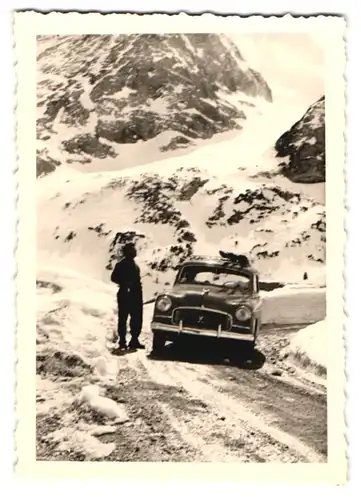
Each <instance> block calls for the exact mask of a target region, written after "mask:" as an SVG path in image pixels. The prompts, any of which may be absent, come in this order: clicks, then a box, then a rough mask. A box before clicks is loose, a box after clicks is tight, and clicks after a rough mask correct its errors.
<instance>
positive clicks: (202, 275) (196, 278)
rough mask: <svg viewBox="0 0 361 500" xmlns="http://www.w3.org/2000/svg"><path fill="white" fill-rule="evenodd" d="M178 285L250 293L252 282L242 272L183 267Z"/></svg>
mask: <svg viewBox="0 0 361 500" xmlns="http://www.w3.org/2000/svg"><path fill="white" fill-rule="evenodd" d="M177 281H178V283H182V284H187V283H189V284H199V285H205V286H206V285H212V286H217V287H220V288H230V289H235V288H236V289H241V290H243V291H251V289H252V280H251V278H250V277H249V276H248V275H246V274H243V273H242V271H237V270H233V269H225V268H223V267H210V266H201V265H200V266H195V265H189V266H184V267H183V269H182V270H181V271H180V274H179V276H178V280H177Z"/></svg>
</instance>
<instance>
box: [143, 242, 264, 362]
mask: <svg viewBox="0 0 361 500" xmlns="http://www.w3.org/2000/svg"><path fill="white" fill-rule="evenodd" d="M220 254H221V256H220V257H203V256H193V257H192V258H190V259H189V260H187V261H186V262H184V263H183V264H181V266H180V268H179V270H178V273H177V276H176V279H175V282H174V285H173V288H172V289H171V290H170V291H169V292H168V293H161V294H159V295H158V296H157V298H156V301H155V304H154V312H153V318H152V323H151V329H152V333H153V353H154V354H156V353H157V352H160V351H162V350H163V348H164V346H165V343H166V341H167V340H170V341H175V340H177V339H178V338H179V337H182V336H200V337H214V338H216V339H232V340H236V341H237V340H238V341H243V343H242V344H243V347H244V348H245V347H246V348H248V349H251V350H252V349H253V348H254V346H255V343H256V338H257V334H258V332H259V329H260V325H261V308H262V300H261V298H260V295H259V275H258V273H257V271H256V270H255V269H252V268H251V267H250V265H249V262H248V259H247V257H245V256H235V255H234V254H226V253H224V252H220Z"/></svg>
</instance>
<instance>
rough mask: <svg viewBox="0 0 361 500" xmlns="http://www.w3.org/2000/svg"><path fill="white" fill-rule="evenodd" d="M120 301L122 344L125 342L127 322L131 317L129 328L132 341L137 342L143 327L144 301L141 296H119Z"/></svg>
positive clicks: (119, 315) (119, 333)
mask: <svg viewBox="0 0 361 500" xmlns="http://www.w3.org/2000/svg"><path fill="white" fill-rule="evenodd" d="M117 300H118V336H119V340H120V341H121V342H125V337H126V333H127V321H128V318H129V317H130V321H129V326H130V334H131V336H132V340H137V339H138V337H139V335H140V333H141V331H142V326H143V299H142V297H141V296H140V297H139V296H132V295H131V294H128V295H126V296H124V295H123V296H122V295H119V294H118V295H117Z"/></svg>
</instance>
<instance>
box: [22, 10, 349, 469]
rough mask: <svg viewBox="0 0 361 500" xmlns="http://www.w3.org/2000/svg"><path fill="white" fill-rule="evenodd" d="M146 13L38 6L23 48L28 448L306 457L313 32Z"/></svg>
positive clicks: (319, 108)
mask: <svg viewBox="0 0 361 500" xmlns="http://www.w3.org/2000/svg"><path fill="white" fill-rule="evenodd" d="M25 15H26V14H19V18H20V17H21V16H25ZM29 15H30V14H29ZM33 15H34V14H33ZM66 15H68V16H70V15H71V14H64V15H63V17H64V16H66ZM58 16H59V17H58V18H60V17H61V16H62V15H61V14H59V15H58ZM38 17H41V14H39V15H38ZM43 17H45V16H43ZM103 17H104V16H103ZM105 17H106V16H105ZM146 17H148V18H149V30H146V29H143V30H142V31H141V30H139V32H136V31H134V32H130V33H129V32H124V33H123V32H119V33H117V32H111V33H102V32H100V33H96V32H92V31H89V32H88V31H86V30H84V31H82V30H81V29H79V32H78V33H77V34H74V33H70V34H69V33H66V31H65V29H60V28H59V31H57V22H56V18H55V17H53V18H51V17H50V18H49V23H50V21H51V19H52V23H53V24H52V30H50V29H48V30H43V31H41V30H39V31H38V32H36V41H35V42H34V46H35V47H36V53H35V62H32V63H31V64H30V63H29V62H28V63H26V61H25V62H24V67H25V65H26V64H27V66H26V67H31V65H35V66H34V68H33V69H34V74H35V80H34V81H35V85H32V84H31V85H30V83H29V85H30V88H31V89H33V88H34V89H35V87H36V97H34V99H35V101H34V103H35V104H34V106H36V112H35V113H36V116H35V121H34V123H33V125H32V127H34V130H35V127H36V140H34V141H33V142H32V146H31V147H32V148H33V149H32V151H33V152H32V154H33V158H34V161H32V160H31V162H30V163H28V164H26V160H25V161H23V164H24V166H22V165H21V166H20V174H21V168H23V169H24V170H25V169H26V168H28V170H29V169H31V168H34V169H36V172H35V171H33V172H32V175H33V177H34V181H32V182H33V183H34V193H35V194H34V207H33V209H32V210H33V211H34V214H35V215H34V218H35V222H34V224H32V225H31V228H33V229H34V234H33V235H32V236H33V238H34V252H33V253H31V255H34V257H35V263H34V262H32V263H31V264H29V261H28V264H27V265H28V266H29V265H33V264H34V266H35V269H34V277H35V280H36V292H35V297H34V298H32V299H31V300H30V302H28V304H27V305H28V306H29V307H30V306H34V308H35V312H34V319H35V323H36V325H35V324H34V325H28V327H29V326H30V328H33V327H34V332H35V330H36V332H35V333H34V338H33V340H31V338H28V339H27V340H26V342H28V343H27V345H28V346H30V347H29V350H28V351H27V352H26V349H25V355H27V356H29V357H30V356H31V357H33V358H34V362H33V364H32V366H33V369H34V370H35V373H33V377H34V387H35V393H34V394H31V395H28V396H27V397H28V398H29V401H33V404H34V407H35V408H34V412H35V419H36V450H35V453H36V462H37V463H39V462H54V463H55V462H56V463H59V462H107V463H109V462H136V463H140V462H143V463H144V462H176V463H179V462H188V463H189V462H193V463H194V462H197V463H199V462H204V463H207V462H208V463H213V462H216V463H233V462H237V463H239V464H260V463H263V464H264V463H267V464H290V463H292V464H327V463H328V462H329V460H330V455H329V453H330V448H329V439H330V427H329V418H330V413H329V406H328V403H329V396H330V380H331V378H332V380H333V379H335V377H336V375H335V373H336V372H335V373H333V371H332V370H333V368H332V366H331V365H330V352H331V350H332V352H333V353H334V356H336V357H337V356H338V353H337V345H338V344H337V342H338V340H337V339H338V336H337V335H338V333H339V335H340V338H341V335H342V332H341V330H340V331H339V332H338V333H337V332H336V333H335V334H334V335H333V332H335V331H336V330H339V325H338V323H337V322H336V321H331V320H330V316H329V315H330V314H337V313H338V314H339V315H341V323H340V325H342V302H337V300H336V301H335V300H334V301H333V302H332V304H333V305H331V306H330V302H329V295H328V294H329V293H331V292H330V289H329V287H330V286H331V285H330V283H331V281H330V278H329V272H330V271H329V270H330V267H329V259H332V255H331V254H332V251H334V252H337V251H338V250H337V248H336V247H337V245H336V246H335V245H330V246H331V247H332V248H331V249H329V247H328V246H327V252H326V245H327V244H329V243H330V241H329V239H328V238H329V236H328V235H329V228H330V224H332V223H334V221H335V219H333V218H332V220H331V215H329V214H331V209H332V206H331V205H332V204H333V205H335V204H337V203H338V201H339V198H337V196H335V197H334V198H332V199H331V198H329V197H328V192H329V191H328V189H329V184H328V183H329V182H330V183H331V182H332V183H334V184H336V187H335V189H336V191H337V181H336V182H335V179H337V177H334V176H335V175H337V174H339V175H340V179H341V181H340V183H341V184H342V171H343V164H339V165H337V164H336V166H335V163H332V164H331V161H332V160H334V159H335V156H334V155H333V154H329V149H328V146H327V143H328V141H329V139H330V136H329V137H328V133H329V130H331V128H332V126H333V125H335V123H334V120H332V119H331V118H330V120H329V123H330V124H329V123H328V119H329V117H331V115H332V113H333V112H334V110H335V109H336V112H337V110H339V111H341V112H342V107H343V106H344V103H343V92H344V90H343V89H342V88H341V89H338V91H336V92H334V93H333V94H332V97H329V95H331V94H328V90H329V89H330V76H329V75H328V69H327V68H328V66H327V51H328V50H329V48H331V47H332V45H328V44H327V43H326V41H325V32H324V31H323V30H322V29H318V27H317V25H315V26H316V27H312V26H313V25H312V24H310V28H308V25H307V24H306V23H304V24H302V26H301V28H298V29H293V28H292V26H293V24H292V23H291V22H290V29H289V30H285V29H284V28H283V29H280V30H279V31H277V29H273V30H267V29H266V27H265V28H264V29H263V31H262V29H258V30H255V31H252V30H249V29H245V30H243V31H242V26H247V23H245V25H243V24H240V25H239V26H240V27H239V30H237V29H236V28H234V25H230V26H229V29H224V30H223V29H222V27H223V25H222V24H221V25H220V29H218V30H214V29H211V28H212V23H211V24H210V29H209V31H207V29H206V26H207V24H206V23H204V24H203V25H202V26H203V29H200V30H199V31H197V25H196V24H195V25H194V28H193V25H192V24H190V29H189V30H184V29H183V30H181V29H179V30H178V31H177V30H176V29H175V28H174V26H175V23H174V22H173V24H172V28H171V29H170V30H169V31H167V28H166V23H164V22H163V24H161V26H160V28H159V29H154V28H153V26H152V22H151V18H152V16H151V15H150V16H146ZM182 19H183V25H184V22H185V21H184V18H182ZM246 21H247V20H246ZM268 21H269V22H270V23H272V19H269V20H268ZM331 21H332V19H331ZM29 22H31V20H30V21H29ZM102 22H104V21H102ZM126 22H127V21H123V23H125V24H126ZM142 22H143V25H144V26H145V22H144V18H143V21H142ZM60 24H61V25H62V26H63V27H64V25H65V24H64V22H61V23H60ZM326 24H327V23H325V25H326ZM94 25H95V24H94ZM122 26H123V28H124V24H123V25H122ZM295 26H297V24H296V23H295ZM72 28H73V25H72ZM152 28H153V29H152ZM341 28H342V22H341ZM64 31H65V32H64ZM69 31H71V30H70V29H69ZM100 31H101V30H100ZM120 31H122V30H120ZM337 32H338V33H340V34H341V35H340V36H339V38H337V36H336V34H337ZM335 33H336V34H335V38H336V41H337V43H339V44H340V47H341V52H342V29H338V31H337V30H335ZM24 59H25V58H24ZM337 64H338V61H337V58H336V59H335V66H336V70H335V71H336V72H337V71H338V73H337V74H338V76H339V77H340V81H341V82H342V71H343V67H342V59H341V65H339V66H337ZM20 69H21V68H20ZM331 80H332V78H331ZM336 80H337V79H335V80H334V82H336ZM337 81H338V80H337ZM327 82H329V83H327ZM331 83H332V81H331ZM336 83H337V82H336ZM23 87H24V88H25V87H26V77H25V78H24V80H23ZM19 92H20V91H19ZM29 92H30V91H29ZM330 92H331V91H330ZM337 92H338V93H337ZM338 96H339V99H340V100H339V102H337V97H338ZM328 106H330V114H328ZM29 107H30V106H29ZM24 123H25V122H24ZM24 127H25V125H24V126H23V128H24ZM329 127H330V129H329ZM24 130H25V129H24ZM339 130H341V132H340V133H339V132H338V131H339ZM331 133H332V134H333V135H332V141H331V142H332V145H331V146H333V147H334V148H337V145H339V148H340V150H341V151H342V148H343V130H342V127H341V129H336V131H335V130H332V131H331V132H330V134H331ZM24 135H25V136H26V133H24ZM29 135H31V133H30V132H29ZM29 141H30V138H29ZM326 146H327V147H326ZM331 146H330V147H331ZM20 151H21V149H20ZM35 158H36V159H35ZM20 159H21V154H20ZM330 165H331V166H330ZM331 168H332V172H331ZM337 169H339V172H338V173H337ZM27 175H30V174H29V173H28V174H27ZM24 189H25V188H24ZM330 189H331V188H330ZM326 193H327V196H326ZM330 193H331V191H330ZM341 196H342V195H341ZM326 198H327V209H326ZM20 199H21V197H20ZM24 207H25V201H24V205H23V208H24ZM333 210H336V211H337V207H335V206H334V207H333ZM24 217H26V215H25V214H24ZM29 224H30V223H29ZM336 224H337V223H336ZM28 227H29V228H30V226H28ZM24 231H25V230H24ZM31 231H32V229H31V230H30V229H29V230H28V231H27V234H30V233H31ZM24 234H25V233H24ZM326 234H327V237H326ZM332 234H333V236H332V237H333V238H334V241H338V236H337V227H336V236H335V235H334V233H332ZM340 238H341V239H342V236H340ZM20 240H21V236H20ZM20 243H21V241H20ZM23 244H24V245H25V247H26V243H25V236H24V238H23ZM28 245H29V243H28ZM24 254H26V249H25V250H24ZM22 255H23V254H22ZM18 258H19V275H20V277H21V269H22V268H21V257H20V256H19V257H18ZM24 258H25V257H24ZM341 260H342V256H341V255H340V256H339V258H338V260H337V259H335V260H334V261H332V262H333V269H334V274H335V275H337V276H338V275H339V274H340V276H341V273H342V269H341V268H340V269H338V267H337V266H338V265H339V262H340V261H341ZM23 266H24V267H25V266H26V264H25V261H24V264H23ZM24 272H25V271H24ZM31 286H33V288H35V283H33V284H30V285H29V287H30V288H29V289H31ZM332 287H334V282H332ZM24 300H25V299H24ZM30 317H31V316H30ZM24 318H25V316H24ZM24 321H25V320H24ZM21 326H22V328H26V325H24V324H23V325H21V321H20V327H21ZM331 333H332V335H331ZM28 336H30V337H31V335H30V334H29V335H28ZM24 337H26V334H24ZM336 337H337V339H336ZM21 338H23V337H21ZM334 341H335V342H336V343H335V344H332V342H334ZM24 342H25V339H24ZM31 342H33V344H31ZM35 344H36V347H34V346H35ZM335 346H336V347H335ZM339 356H340V359H339V361H340V363H341V364H342V362H343V354H342V353H341V351H340V353H339ZM330 377H331V378H330ZM336 385H337V384H332V388H336ZM335 432H336V431H335ZM339 433H340V436H341V434H342V429H340V431H339ZM342 454H343V451H342V450H341V452H340V464H341V466H340V473H341V475H342V471H343V462H342ZM332 461H334V458H333V459H332Z"/></svg>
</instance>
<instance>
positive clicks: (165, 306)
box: [156, 297, 172, 312]
mask: <svg viewBox="0 0 361 500" xmlns="http://www.w3.org/2000/svg"><path fill="white" fill-rule="evenodd" d="M171 307H172V301H171V300H170V298H169V297H160V298H159V299H158V300H157V303H156V308H157V309H158V310H159V311H162V312H167V311H169V309H170V308H171Z"/></svg>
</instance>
